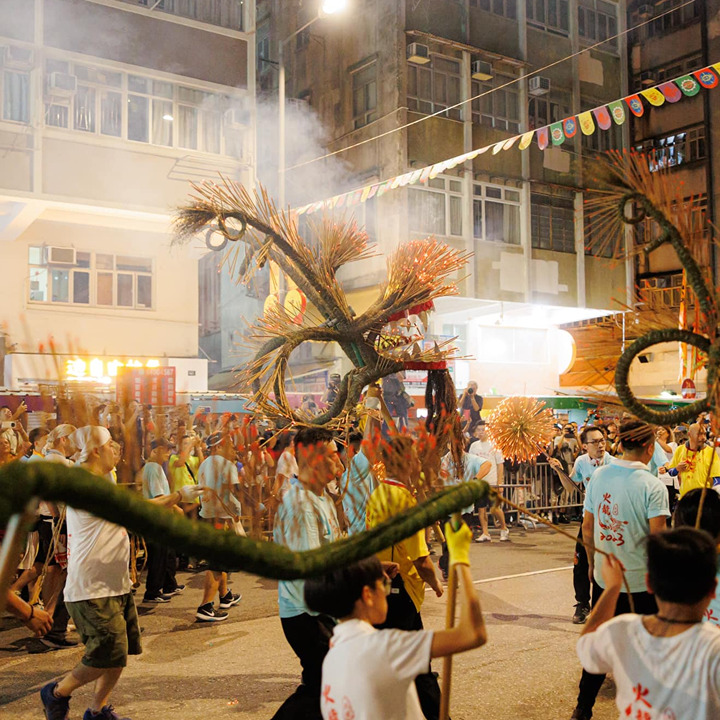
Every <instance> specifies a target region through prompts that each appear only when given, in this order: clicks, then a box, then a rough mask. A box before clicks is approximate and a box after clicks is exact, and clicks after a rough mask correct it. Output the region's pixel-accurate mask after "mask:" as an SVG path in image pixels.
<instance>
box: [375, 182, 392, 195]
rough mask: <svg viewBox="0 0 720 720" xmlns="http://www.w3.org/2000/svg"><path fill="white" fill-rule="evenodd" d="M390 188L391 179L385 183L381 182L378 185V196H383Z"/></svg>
mask: <svg viewBox="0 0 720 720" xmlns="http://www.w3.org/2000/svg"><path fill="white" fill-rule="evenodd" d="M389 188H390V181H389V180H386V181H385V182H384V183H380V186H379V187H378V191H377V196H378V197H382V196H383V195H384V194H385V193H386V192H387V191H388V189H389Z"/></svg>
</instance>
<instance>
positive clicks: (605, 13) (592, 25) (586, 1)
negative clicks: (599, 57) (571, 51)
mask: <svg viewBox="0 0 720 720" xmlns="http://www.w3.org/2000/svg"><path fill="white" fill-rule="evenodd" d="M615 11H616V5H615V4H614V3H610V2H604V1H603V0H579V4H578V35H580V37H581V38H584V39H585V40H589V41H590V42H593V43H595V42H601V41H602V40H607V39H608V38H612V39H611V40H609V41H608V42H607V44H606V45H605V46H604V49H609V48H617V38H616V37H614V35H617V16H616V15H615Z"/></svg>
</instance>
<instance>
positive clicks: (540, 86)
mask: <svg viewBox="0 0 720 720" xmlns="http://www.w3.org/2000/svg"><path fill="white" fill-rule="evenodd" d="M528 92H529V93H530V95H534V96H535V97H538V96H539V95H547V94H548V93H549V92H550V78H546V77H541V76H540V75H534V76H533V77H531V78H530V80H528Z"/></svg>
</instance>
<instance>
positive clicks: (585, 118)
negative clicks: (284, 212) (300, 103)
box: [295, 62, 720, 215]
mask: <svg viewBox="0 0 720 720" xmlns="http://www.w3.org/2000/svg"><path fill="white" fill-rule="evenodd" d="M719 83H720V62H718V63H714V64H713V65H709V66H708V67H704V68H701V69H700V70H695V71H694V72H691V73H689V74H687V75H682V76H680V77H677V78H675V79H674V80H668V81H666V82H663V83H660V84H659V85H655V86H654V87H651V88H647V89H645V90H640V92H638V93H635V94H633V95H628V96H627V97H624V98H620V99H619V100H614V101H613V102H611V103H607V104H605V105H599V106H598V107H596V108H592V109H591V110H587V111H585V112H581V113H580V114H578V115H571V116H570V117H567V118H565V119H564V120H561V121H559V122H554V123H551V124H550V125H545V126H544V127H541V128H537V129H535V130H529V131H528V132H525V133H521V134H519V135H515V136H513V137H511V138H508V139H506V140H501V141H500V142H496V143H493V144H491V145H486V146H485V147H481V148H478V149H477V150H471V151H470V152H467V153H464V154H462V155H457V156H456V157H453V158H449V159H448V160H442V161H440V162H438V163H435V164H433V165H428V166H427V167H424V168H420V169H417V170H411V171H410V172H406V173H403V174H402V175H396V176H395V177H393V178H390V179H389V180H383V181H381V182H376V183H372V184H370V185H366V186H365V187H363V188H359V189H357V190H351V191H350V192H346V193H342V194H340V195H335V196H333V197H331V198H328V199H326V200H319V201H318V202H314V203H309V204H308V205H304V206H302V207H300V208H297V209H296V210H295V212H296V213H297V214H298V215H304V214H310V213H314V212H318V211H319V210H331V209H334V208H342V207H352V206H353V205H357V204H359V203H364V202H366V201H368V200H370V199H372V198H374V197H382V196H383V195H384V194H385V193H386V192H388V191H390V190H395V189H396V188H400V187H406V186H407V185H415V184H416V183H426V182H427V181H428V180H431V179H433V178H435V177H437V176H438V175H439V174H440V173H442V172H444V171H445V170H450V169H451V168H454V167H456V166H458V165H460V164H461V163H464V162H466V161H467V160H473V159H474V158H476V157H478V156H479V155H482V154H483V153H486V152H488V151H489V152H491V153H492V154H493V155H497V154H498V153H499V152H502V151H504V150H510V148H512V147H514V146H515V144H516V143H517V148H518V150H527V149H528V148H529V147H530V145H531V144H532V141H533V139H534V140H535V141H536V143H537V146H538V147H539V148H540V150H545V149H546V148H548V147H550V146H553V147H556V146H559V145H562V144H563V143H564V142H565V140H567V139H569V138H573V137H575V135H577V131H578V128H579V129H580V132H581V133H582V134H583V135H592V134H593V133H594V132H596V130H597V128H600V130H609V129H610V127H611V126H612V124H613V122H614V123H615V124H616V125H622V124H623V123H624V122H625V121H626V120H627V118H628V114H627V113H628V111H629V112H630V113H632V115H634V116H635V117H642V116H643V114H644V113H645V105H644V104H643V100H645V101H646V102H648V103H650V105H651V106H652V107H660V106H661V105H663V104H664V103H666V102H669V103H676V102H678V101H679V100H682V99H683V97H694V96H695V95H697V94H698V93H699V92H700V89H701V88H704V89H706V90H712V89H713V88H716V87H717V86H718V84H719Z"/></svg>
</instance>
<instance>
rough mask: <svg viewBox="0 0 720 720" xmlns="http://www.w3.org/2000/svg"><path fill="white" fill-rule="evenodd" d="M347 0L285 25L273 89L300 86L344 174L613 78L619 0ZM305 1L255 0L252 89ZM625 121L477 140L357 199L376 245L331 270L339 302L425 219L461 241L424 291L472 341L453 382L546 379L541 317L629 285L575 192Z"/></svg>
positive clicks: (485, 387) (540, 383)
mask: <svg viewBox="0 0 720 720" xmlns="http://www.w3.org/2000/svg"><path fill="white" fill-rule="evenodd" d="M348 6H349V8H348V11H347V15H346V16H344V17H343V16H340V15H338V16H337V17H327V18H323V19H321V20H318V22H317V23H313V24H312V25H310V26H309V27H308V28H307V29H306V30H303V31H302V32H300V33H297V34H296V35H295V36H294V37H293V38H292V40H290V41H289V42H287V43H286V45H285V47H284V50H285V52H284V59H285V65H286V78H287V84H286V94H287V97H288V98H296V99H300V100H304V101H305V102H307V103H309V105H310V107H311V108H312V109H313V111H314V112H315V113H316V114H317V117H318V118H319V121H320V122H321V123H322V125H323V126H324V128H325V129H326V131H327V133H328V135H329V136H330V139H329V142H328V151H329V152H336V151H341V153H340V155H339V157H340V158H341V159H342V162H344V163H345V164H346V166H348V167H349V168H351V170H352V173H353V181H354V184H355V186H358V187H359V186H362V185H363V184H365V183H371V182H376V181H380V180H384V179H387V178H391V177H394V176H396V175H399V174H402V173H405V172H408V171H410V170H413V169H417V168H422V167H425V166H427V165H429V164H432V163H435V162H438V161H441V160H444V159H447V158H451V157H454V156H458V155H461V154H462V153H465V152H469V151H471V150H473V149H477V148H480V147H484V146H487V145H490V144H492V143H496V142H499V141H501V140H504V139H507V138H510V137H512V136H514V135H517V134H518V133H521V132H524V131H527V130H530V129H534V128H539V127H541V126H545V125H547V124H549V123H552V122H556V121H560V120H563V119H564V118H566V117H568V116H569V115H572V114H577V113H579V112H582V111H584V110H589V109H592V108H594V107H597V106H599V105H602V104H603V103H607V102H611V101H613V100H615V99H617V98H619V97H622V96H624V95H625V94H627V64H626V60H625V59H626V48H625V35H623V34H622V30H623V29H624V27H625V22H626V8H625V3H624V2H617V3H616V2H605V1H604V0H558V2H550V1H549V0H537V1H533V2H527V3H526V2H521V1H518V0H461V1H458V0H413V1H412V2H409V1H405V0H400V1H398V2H395V1H391V0H367V1H365V2H354V3H348ZM317 10H318V6H317V3H312V2H293V3H279V2H277V0H261V1H260V2H258V4H257V17H258V30H257V38H258V42H257V48H258V81H259V86H260V88H261V89H262V90H264V91H265V92H272V91H273V89H274V87H275V85H274V83H276V82H277V80H276V78H277V72H276V68H275V67H274V65H273V64H272V63H267V62H264V61H263V59H264V58H268V57H269V58H271V59H274V58H277V49H278V42H279V41H280V39H285V38H289V37H291V36H292V35H293V33H295V32H296V30H297V29H298V28H301V27H302V26H303V25H305V24H306V23H308V22H309V21H310V20H311V19H312V18H313V17H314V14H315V13H317ZM618 34H620V36H619V37H617V36H618ZM603 41H605V42H603ZM598 42H600V43H602V44H601V45H598V46H596V47H593V48H592V49H587V48H588V47H589V46H590V45H596V43H598ZM583 50H587V51H586V52H581V51H583ZM525 76H529V77H525ZM624 132H627V128H625V127H623V126H616V125H613V127H612V128H611V129H610V130H608V131H598V132H596V133H594V134H593V135H590V136H585V135H583V134H581V133H579V132H578V133H577V134H576V135H575V137H573V138H571V139H566V141H565V142H564V144H562V145H561V146H557V147H552V148H550V149H547V150H545V151H540V150H539V149H538V148H537V146H536V144H535V143H533V146H532V147H531V148H530V149H528V150H526V151H519V150H516V149H513V150H509V151H506V152H501V153H499V154H497V155H493V154H492V153H489V152H488V153H485V154H482V155H480V156H479V157H477V158H476V159H475V160H473V161H469V162H466V163H465V164H464V165H461V166H459V167H458V168H456V169H454V170H451V171H448V172H446V173H444V174H442V175H439V176H438V177H436V178H434V179H431V180H429V181H428V182H427V183H426V184H418V185H413V186H411V187H405V188H398V189H395V190H392V191H389V192H387V193H385V194H384V195H383V196H382V197H380V198H373V199H372V200H369V201H368V202H365V203H363V204H361V205H359V206H357V208H358V209H357V211H356V215H357V218H358V220H360V221H361V222H364V223H365V224H366V228H367V230H368V232H369V234H370V236H371V238H372V239H373V240H375V241H376V242H377V244H378V248H379V250H380V252H381V253H382V255H381V256H380V257H378V258H375V259H372V260H367V261H364V262H362V263H353V264H352V265H350V266H349V267H348V268H347V269H346V270H345V271H344V275H343V279H344V281H345V286H346V288H347V289H348V290H349V291H350V292H351V294H352V296H353V303H352V304H353V307H355V308H356V309H358V308H362V307H363V304H364V303H365V302H368V301H369V299H370V298H371V297H372V296H373V295H374V293H375V292H376V285H377V283H379V282H381V281H382V280H383V278H384V274H385V270H384V268H385V258H384V257H383V256H384V255H386V254H387V253H388V252H390V251H392V249H393V248H394V247H396V245H397V244H398V243H400V242H403V241H404V240H406V239H408V238H413V237H426V236H428V235H434V236H436V237H438V238H441V239H443V240H445V241H446V242H447V243H449V244H450V245H452V246H453V247H457V248H459V249H462V250H466V251H469V252H472V253H473V258H472V260H471V261H470V264H469V266H468V267H467V270H466V272H465V274H464V275H463V276H462V277H458V278H457V281H458V285H459V288H460V296H459V297H457V298H453V299H451V300H447V301H441V302H438V304H437V306H438V307H437V310H438V311H437V313H436V314H435V316H434V326H433V328H432V331H433V332H434V334H435V335H437V336H443V337H446V336H457V337H458V338H459V343H460V349H461V352H462V353H463V354H466V355H469V356H473V357H475V358H476V360H474V361H471V362H469V363H463V362H460V363H456V368H455V372H456V382H457V383H458V384H459V385H462V384H463V383H464V382H465V381H466V380H467V379H468V378H469V377H471V376H472V377H476V379H478V380H479V381H480V383H481V391H482V392H485V393H488V392H491V391H497V392H500V393H513V392H523V391H528V390H529V389H530V388H532V389H533V390H534V391H535V392H538V391H542V390H543V389H547V390H551V389H553V388H554V387H557V385H558V373H559V372H560V371H562V370H563V369H564V368H565V366H566V365H567V364H568V361H567V358H566V357H565V356H564V352H563V353H560V352H559V351H558V348H559V347H560V346H561V345H563V343H565V341H566V340H567V338H565V337H564V335H563V336H562V337H561V335H562V334H561V333H559V331H558V330H557V329H556V327H555V326H556V325H557V324H562V323H567V322H571V321H573V320H580V319H583V318H588V317H594V316H597V315H602V314H603V313H606V312H609V311H611V310H617V309H619V308H620V307H621V305H622V304H623V303H625V302H627V300H628V298H629V297H630V293H629V290H628V288H629V287H630V286H631V284H632V278H631V271H632V266H631V265H630V264H628V263H626V262H625V261H624V260H622V259H615V258H613V257H611V255H612V250H611V248H609V247H608V246H606V245H605V244H603V243H599V242H595V241H594V239H593V237H592V233H591V232H590V231H589V227H588V221H587V218H586V217H585V213H584V202H583V200H584V190H585V188H587V187H588V186H590V185H592V173H591V172H590V170H589V165H588V163H589V161H590V160H591V159H592V158H593V156H594V154H595V153H597V152H600V151H603V150H606V149H609V148H611V147H617V148H619V147H623V146H624V143H626V142H627V140H628V138H627V137H623V133H624ZM318 162H319V164H320V165H322V163H323V162H327V160H321V161H318ZM306 167H307V166H302V167H298V168H294V169H288V171H287V177H286V184H287V187H288V196H289V197H290V196H291V194H292V192H293V189H295V188H303V189H305V194H304V196H303V200H304V202H310V201H312V200H321V199H323V198H322V197H318V198H315V197H309V193H308V191H307V186H308V183H307V182H306V181H305V174H304V173H305V169H306ZM342 189H345V188H339V190H342ZM347 212H350V211H349V210H348V211H347Z"/></svg>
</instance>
